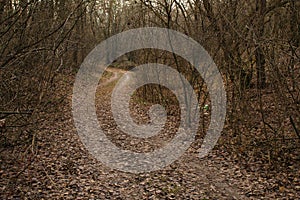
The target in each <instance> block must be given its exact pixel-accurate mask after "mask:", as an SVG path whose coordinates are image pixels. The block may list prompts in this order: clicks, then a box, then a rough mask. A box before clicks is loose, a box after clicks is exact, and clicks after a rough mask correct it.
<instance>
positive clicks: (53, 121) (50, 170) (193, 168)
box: [0, 72, 300, 199]
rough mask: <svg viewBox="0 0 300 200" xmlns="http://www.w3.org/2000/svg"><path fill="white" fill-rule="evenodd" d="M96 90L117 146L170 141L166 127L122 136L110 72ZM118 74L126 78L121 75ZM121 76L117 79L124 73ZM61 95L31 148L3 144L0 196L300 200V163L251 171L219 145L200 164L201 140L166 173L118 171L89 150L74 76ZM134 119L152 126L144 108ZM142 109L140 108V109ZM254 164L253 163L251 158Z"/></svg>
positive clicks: (105, 123)
mask: <svg viewBox="0 0 300 200" xmlns="http://www.w3.org/2000/svg"><path fill="white" fill-rule="evenodd" d="M112 73H113V74H112V75H111V76H108V77H109V78H108V79H107V80H106V81H104V82H103V83H101V85H100V87H99V90H98V91H97V101H96V102H97V115H98V118H99V121H100V122H101V124H102V125H101V126H102V127H103V129H104V130H107V132H108V136H109V137H110V138H111V139H112V140H113V141H114V142H115V144H116V145H119V146H121V147H122V148H128V149H131V150H136V151H149V150H151V149H153V148H154V149H155V148H159V146H161V145H163V144H164V143H165V142H167V141H168V139H170V137H172V127H173V126H172V123H177V122H176V117H174V118H170V120H169V121H168V124H167V125H166V126H167V129H166V130H169V132H170V133H165V134H160V135H159V136H157V137H155V138H154V139H152V140H151V141H147V140H132V138H130V137H126V135H123V134H121V133H120V131H119V130H118V129H117V128H116V125H115V124H114V121H113V118H112V114H111V111H110V93H111V90H112V89H113V86H114V83H115V81H111V79H112V78H115V77H116V76H117V75H118V72H112ZM119 75H120V74H119ZM119 75H118V76H119ZM60 81H61V82H60V90H59V91H58V92H57V94H58V95H64V94H65V93H66V92H67V93H68V95H67V97H66V98H65V102H64V104H61V106H60V107H59V108H56V112H51V113H44V118H45V119H46V120H44V121H43V122H42V123H40V124H39V125H38V127H39V129H38V132H37V135H36V139H35V141H34V143H33V145H28V148H24V146H19V147H9V146H8V147H5V148H2V149H1V154H0V161H1V165H0V177H1V179H0V198H1V199H297V198H299V196H300V176H299V174H300V169H299V165H298V164H297V163H294V165H291V166H290V167H289V168H288V169H282V170H281V171H278V170H273V171H268V170H264V169H262V167H261V163H260V162H259V160H255V159H254V160H253V161H252V162H250V163H251V166H249V167H245V165H242V163H240V161H239V159H237V158H236V157H235V156H232V155H231V154H229V153H228V152H227V151H226V149H225V148H222V146H221V145H218V146H217V147H216V148H215V150H214V151H212V152H211V153H210V154H209V156H207V157H205V158H203V159H199V158H198V157H197V149H198V148H199V147H200V145H201V139H197V140H196V141H195V142H194V143H193V145H192V146H191V147H190V148H189V150H188V151H187V152H186V153H185V154H184V155H183V156H182V157H181V158H180V159H179V160H177V161H175V162H174V163H173V164H171V165H170V166H167V167H165V168H164V169H162V170H159V171H155V172H151V173H143V174H132V173H125V172H120V171H116V170H112V169H110V168H109V167H107V166H104V165H103V164H102V163H101V162H99V161H97V160H96V159H95V158H93V157H92V155H91V154H90V153H89V152H88V151H87V150H86V149H85V147H84V146H83V144H82V143H81V141H80V138H79V136H78V135H77V132H76V129H75V127H74V124H73V119H72V113H71V100H72V83H73V78H72V77H69V78H65V77H63V78H61V80H60ZM132 107H133V110H132V112H133V113H132V115H133V117H135V118H140V119H142V120H145V121H147V115H146V112H142V111H143V109H146V108H143V107H141V105H139V104H133V105H132ZM141 110H142V111H141ZM249 159H250V158H249Z"/></svg>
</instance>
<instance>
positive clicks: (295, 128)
mask: <svg viewBox="0 0 300 200" xmlns="http://www.w3.org/2000/svg"><path fill="white" fill-rule="evenodd" d="M290 122H291V124H292V126H293V128H294V131H295V133H296V135H297V136H298V138H299V139H300V133H299V130H298V129H297V127H296V125H295V123H294V120H293V118H292V116H290Z"/></svg>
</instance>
